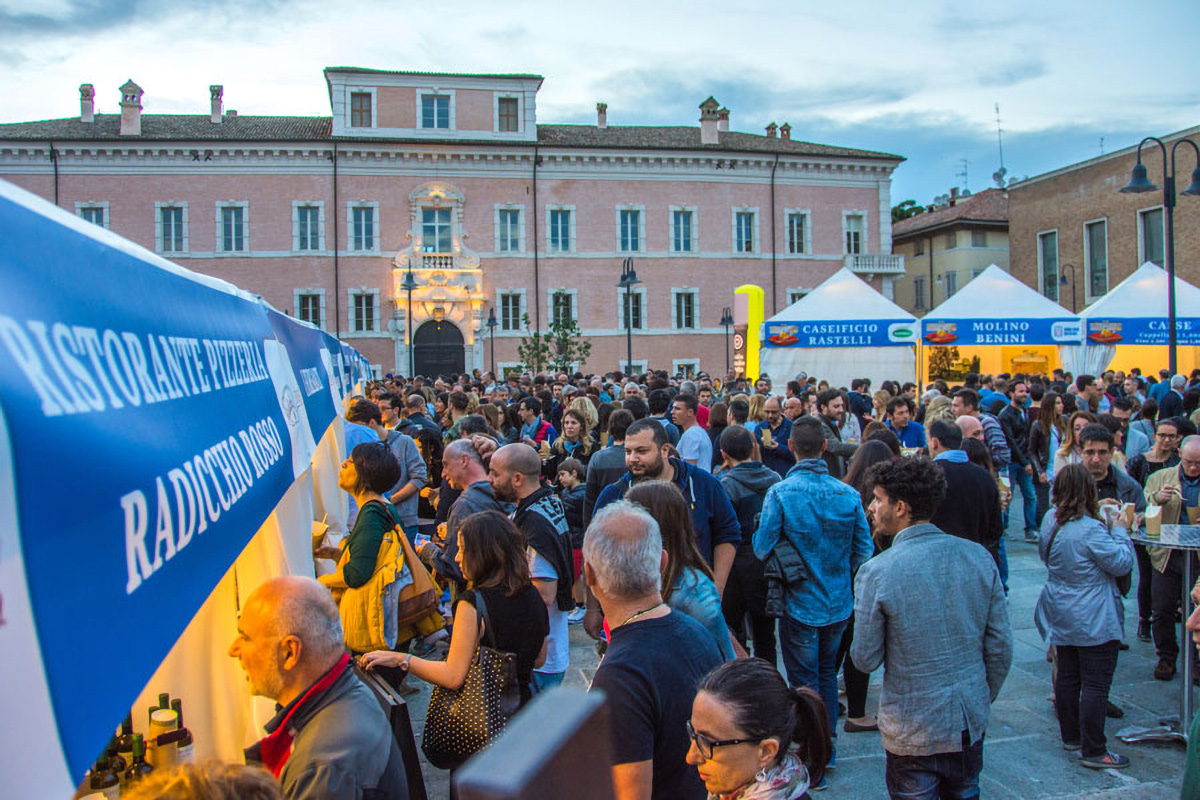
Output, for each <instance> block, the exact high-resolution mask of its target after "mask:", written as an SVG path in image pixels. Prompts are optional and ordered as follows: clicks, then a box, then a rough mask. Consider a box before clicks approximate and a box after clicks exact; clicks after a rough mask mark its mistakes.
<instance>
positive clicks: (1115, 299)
mask: <svg viewBox="0 0 1200 800" xmlns="http://www.w3.org/2000/svg"><path fill="white" fill-rule="evenodd" d="M1079 316H1080V320H1081V321H1082V323H1083V336H1084V340H1083V344H1080V345H1075V346H1071V347H1067V346H1062V347H1060V348H1059V350H1060V353H1061V357H1062V361H1063V367H1064V369H1067V370H1070V371H1071V372H1074V373H1075V374H1076V375H1079V374H1089V375H1099V374H1100V373H1101V372H1103V371H1104V370H1105V369H1106V368H1108V367H1109V366H1110V365H1114V361H1116V362H1118V363H1117V364H1115V365H1114V368H1117V367H1120V368H1127V367H1131V366H1139V367H1141V368H1142V370H1143V372H1144V373H1146V374H1153V373H1154V372H1155V371H1156V370H1157V369H1159V368H1164V367H1166V366H1167V273H1166V270H1164V269H1162V268H1161V267H1159V266H1158V265H1156V264H1154V263H1152V262H1150V261H1147V262H1146V263H1145V264H1142V266H1140V267H1138V269H1137V270H1135V271H1134V273H1133V274H1132V275H1130V276H1129V277H1128V278H1126V279H1125V280H1123V281H1121V282H1120V283H1119V284H1117V285H1116V286H1115V287H1114V288H1112V289H1111V290H1109V292H1108V293H1107V294H1105V295H1104V296H1103V297H1101V298H1100V299H1099V300H1097V301H1096V302H1094V303H1092V304H1091V305H1090V306H1088V307H1087V308H1085V309H1084V310H1083V311H1082V312H1081V313H1080V315H1079ZM1175 330H1176V340H1177V345H1178V355H1179V359H1178V360H1179V365H1178V368H1179V369H1180V371H1186V370H1187V369H1190V368H1192V367H1194V366H1195V365H1196V360H1197V359H1196V347H1195V345H1200V289H1198V288H1196V287H1195V286H1193V285H1192V284H1190V283H1187V282H1186V281H1184V280H1182V279H1181V278H1179V276H1178V275H1177V276H1176V277H1175Z"/></svg>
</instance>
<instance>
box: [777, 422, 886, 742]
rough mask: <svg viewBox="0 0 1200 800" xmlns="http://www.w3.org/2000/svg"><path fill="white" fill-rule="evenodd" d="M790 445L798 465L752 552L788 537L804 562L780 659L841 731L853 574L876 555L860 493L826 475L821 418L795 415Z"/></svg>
mask: <svg viewBox="0 0 1200 800" xmlns="http://www.w3.org/2000/svg"><path fill="white" fill-rule="evenodd" d="M788 447H789V448H791V451H792V454H793V455H794V456H795V457H796V466H794V467H792V468H791V469H790V470H788V474H787V477H786V478H784V479H783V480H782V481H780V482H779V483H777V484H775V485H774V486H772V487H771V488H770V489H769V490H768V491H767V496H766V497H765V498H764V499H763V507H762V516H761V517H760V518H759V524H758V530H757V531H755V533H754V554H755V555H756V556H758V557H759V558H760V559H764V560H765V559H766V558H767V557H768V556H770V555H771V551H772V550H774V549H775V547H776V545H778V544H779V543H780V541H781V540H786V541H787V542H788V543H790V544H791V545H792V547H794V548H795V549H796V552H797V553H799V554H800V557H801V559H802V560H803V561H804V565H805V567H806V572H807V575H806V576H805V577H804V579H803V580H800V581H796V582H793V583H789V585H788V587H787V613H786V614H785V616H784V617H783V619H781V620H780V625H779V639H780V648H781V649H782V651H783V664H784V667H785V668H786V669H787V678H788V683H790V684H791V685H792V686H808V687H810V688H811V689H813V690H814V691H816V692H817V693H818V694H820V695H821V699H822V700H824V701H825V707H826V709H827V710H828V712H829V727H830V730H837V724H836V723H837V714H838V698H837V666H836V664H837V651H838V645H839V644H840V643H841V641H842V633H843V631H844V630H845V628H846V623H847V621H848V620H849V619H850V615H851V614H853V613H854V597H853V595H852V594H851V585H852V584H851V575H853V574H854V571H855V570H857V569H858V568H859V566H860V565H862V564H863V562H865V561H866V560H867V559H868V558H870V557H871V552H872V549H873V546H872V544H871V533H870V530H869V529H868V528H867V517H866V514H864V513H863V508H862V499H861V498H860V497H859V494H858V492H857V491H855V489H854V487H852V486H848V485H846V484H844V483H842V482H841V481H839V480H837V479H836V478H832V477H830V476H829V469H828V467H826V466H825V461H824V460H823V459H822V458H821V453H822V452H823V451H824V450H825V434H824V432H823V430H822V426H821V423H820V422H819V421H818V420H817V419H815V418H814V417H800V418H799V419H797V420H796V421H795V422H794V423H793V424H792V432H791V437H790V438H789V439H788Z"/></svg>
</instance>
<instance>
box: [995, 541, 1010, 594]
mask: <svg viewBox="0 0 1200 800" xmlns="http://www.w3.org/2000/svg"><path fill="white" fill-rule="evenodd" d="M1007 536H1008V529H1007V528H1006V529H1004V530H1002V531H1000V541H999V542H997V543H996V566H997V567H998V568H999V569H1000V585H1001V586H1003V587H1004V594H1005V595H1007V594H1008V548H1007V547H1006V546H1005V544H1004V539H1005V537H1007Z"/></svg>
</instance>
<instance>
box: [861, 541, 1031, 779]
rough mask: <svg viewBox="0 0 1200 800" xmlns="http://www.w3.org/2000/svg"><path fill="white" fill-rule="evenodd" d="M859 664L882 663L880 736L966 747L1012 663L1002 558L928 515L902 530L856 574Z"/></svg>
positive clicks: (897, 747) (909, 749)
mask: <svg viewBox="0 0 1200 800" xmlns="http://www.w3.org/2000/svg"><path fill="white" fill-rule="evenodd" d="M854 595H855V600H854V642H853V644H851V646H850V657H851V659H852V660H853V661H854V664H855V666H857V667H858V668H859V669H861V670H863V671H864V672H871V671H872V670H874V669H876V668H878V667H879V666H880V665H881V664H882V665H884V667H885V669H884V673H883V691H882V692H881V693H880V696H879V717H878V718H879V731H880V734H881V735H882V737H883V746H884V748H885V749H886V750H887V751H888V752H889V753H893V754H895V755H903V756H928V755H934V754H936V753H956V752H960V751H961V750H962V749H963V732H964V731H966V732H968V733H969V738H970V742H971V743H972V744H973V743H975V742H977V741H979V740H980V739H981V738H982V737H983V733H984V728H985V727H986V725H987V719H988V712H989V710H990V706H991V701H992V700H994V699H996V695H997V694H999V692H1000V687H1001V686H1002V685H1003V684H1004V678H1005V676H1007V675H1008V670H1009V667H1011V666H1012V627H1011V626H1010V625H1009V622H1008V609H1007V608H1006V607H1005V604H1004V588H1003V586H1002V585H1001V583H1000V572H999V570H998V569H997V567H996V562H995V561H993V560H992V557H991V555H990V554H989V553H988V551H987V550H985V549H984V548H983V546H982V545H979V544H976V543H975V542H970V541H967V540H966V539H960V538H958V537H956V536H951V535H949V534H947V533H944V532H942V530H941V529H939V528H938V527H937V526H936V525H931V524H929V523H924V524H919V525H913V526H911V527H909V528H905V529H904V530H902V531H900V533H898V534H896V537H895V539H894V540H893V543H892V546H891V548H890V549H888V550H885V551H884V552H882V553H880V554H879V555H878V556H876V557H875V558H872V559H871V560H870V561H868V562H867V563H866V564H863V566H862V567H861V568H860V569H859V571H858V577H857V579H856V580H855V582H854Z"/></svg>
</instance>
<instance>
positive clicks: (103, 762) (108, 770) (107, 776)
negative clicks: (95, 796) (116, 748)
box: [88, 751, 121, 800]
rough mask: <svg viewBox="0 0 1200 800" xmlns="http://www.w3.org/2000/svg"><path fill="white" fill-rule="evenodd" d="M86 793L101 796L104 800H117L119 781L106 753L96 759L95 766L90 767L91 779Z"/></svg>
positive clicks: (119, 789)
mask: <svg viewBox="0 0 1200 800" xmlns="http://www.w3.org/2000/svg"><path fill="white" fill-rule="evenodd" d="M88 791H90V792H93V793H99V794H102V795H104V797H105V798H106V800H117V798H118V797H120V795H121V779H120V778H119V777H117V774H116V773H114V772H113V771H112V765H111V764H110V763H109V759H108V754H107V751H106V752H105V755H103V756H101V757H100V758H99V759H97V761H96V765H95V766H94V767H92V772H91V777H90V778H89V779H88Z"/></svg>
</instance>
